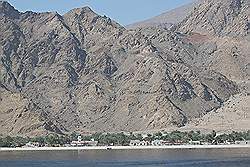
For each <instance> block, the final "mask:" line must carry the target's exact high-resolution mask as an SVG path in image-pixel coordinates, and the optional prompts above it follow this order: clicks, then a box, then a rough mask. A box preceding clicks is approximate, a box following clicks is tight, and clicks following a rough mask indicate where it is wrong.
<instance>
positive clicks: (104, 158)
mask: <svg viewBox="0 0 250 167" xmlns="http://www.w3.org/2000/svg"><path fill="white" fill-rule="evenodd" d="M85 166H86V167H96V166H97V167H98V166H100V167H116V166H118V167H132V166H133V167H142V166H146V167H161V166H163V167H250V149H247V148H246V149H158V150H157V149H155V150H153V149H152V150H86V151H82V150H81V151H10V152H0V167H85Z"/></svg>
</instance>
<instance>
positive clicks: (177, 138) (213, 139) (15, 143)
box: [0, 131, 250, 147]
mask: <svg viewBox="0 0 250 167" xmlns="http://www.w3.org/2000/svg"><path fill="white" fill-rule="evenodd" d="M79 135H80V134H78V133H76V132H74V133H72V134H70V135H58V134H50V135H47V136H39V137H34V138H30V137H19V136H17V137H10V136H6V137H3V136H1V135H0V147H21V146H24V145H25V144H26V143H28V142H37V143H39V145H41V146H63V145H65V144H70V143H71V142H72V141H76V140H77V137H78V136H79ZM91 139H94V140H95V141H98V145H121V146H126V145H129V142H130V141H131V140H140V141H141V140H145V141H149V142H151V141H154V140H164V141H168V142H170V143H176V142H179V143H188V142H189V141H204V142H209V143H213V144H218V143H224V142H226V141H228V142H235V141H243V140H250V131H247V132H235V131H233V132H231V133H229V134H226V133H224V134H217V133H216V132H215V131H212V132H211V133H208V134H202V133H201V132H200V131H189V132H181V131H173V132H157V133H154V134H147V135H146V136H145V135H142V134H135V133H95V134H92V135H89V136H82V140H87V141H89V140H91Z"/></svg>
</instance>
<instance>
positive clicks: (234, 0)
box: [180, 0, 250, 37]
mask: <svg viewBox="0 0 250 167" xmlns="http://www.w3.org/2000/svg"><path fill="white" fill-rule="evenodd" d="M249 4H250V1H249V0H220V1H215V0H205V1H204V2H203V3H201V4H200V5H198V6H197V7H195V9H194V11H193V12H192V14H191V15H189V16H188V17H187V18H186V19H185V20H184V21H183V24H182V25H181V28H180V30H182V31H185V32H187V31H192V32H197V33H200V34H209V35H212V34H214V35H218V36H232V37H238V36H246V35H248V29H249V14H250V12H249V10H250V9H249Z"/></svg>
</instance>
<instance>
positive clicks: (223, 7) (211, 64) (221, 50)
mask: <svg viewBox="0 0 250 167" xmlns="http://www.w3.org/2000/svg"><path fill="white" fill-rule="evenodd" d="M249 5H250V1H249V0H220V1H215V0H205V1H204V3H201V4H200V5H198V6H197V7H195V9H194V10H193V12H192V14H190V15H189V16H188V17H187V18H186V19H185V20H184V21H183V22H181V23H180V24H179V29H178V31H181V32H184V33H188V35H187V36H186V41H187V42H190V43H192V44H193V45H194V46H195V47H196V48H197V52H199V53H200V54H199V55H200V56H201V57H200V58H199V59H200V60H199V61H197V62H195V64H196V65H197V66H201V67H203V68H208V69H212V70H215V71H218V72H221V73H222V74H224V75H225V76H227V77H228V78H230V79H232V80H234V81H237V82H241V81H242V80H248V79H249V76H250V75H249V74H250V69H249V63H250V59H249V51H250V48H249V46H250V41H249V40H250V38H249V37H250V36H249V16H250V7H249Z"/></svg>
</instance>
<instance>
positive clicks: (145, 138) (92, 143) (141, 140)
mask: <svg viewBox="0 0 250 167" xmlns="http://www.w3.org/2000/svg"><path fill="white" fill-rule="evenodd" d="M149 136H150V135H139V136H137V139H132V140H128V139H129V138H127V139H126V138H124V139H121V137H120V141H116V142H112V140H110V141H107V142H103V141H101V140H100V141H98V140H95V138H89V137H88V138H89V139H90V140H86V137H82V136H81V135H79V136H77V140H73V141H70V142H67V143H63V144H62V143H61V144H54V145H49V144H44V143H40V142H28V143H26V144H25V145H23V146H22V147H23V148H37V147H50V146H52V147H97V146H130V147H145V146H185V145H192V146H198V145H206V146H209V145H241V146H243V145H250V140H246V139H245V138H243V137H239V138H238V139H240V140H229V139H228V140H221V139H219V138H220V137H221V136H220V135H218V136H217V137H214V139H212V138H211V139H210V140H205V139H203V140H192V138H190V140H180V139H175V140H163V138H164V136H163V135H160V134H159V133H158V136H157V135H155V136H151V137H149ZM90 137H96V136H90ZM124 137H125V135H124ZM224 137H225V136H224ZM132 138H133V137H132ZM134 138H136V137H135V136H134ZM161 138H162V139H161ZM123 140H126V141H125V142H124V141H123Z"/></svg>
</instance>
